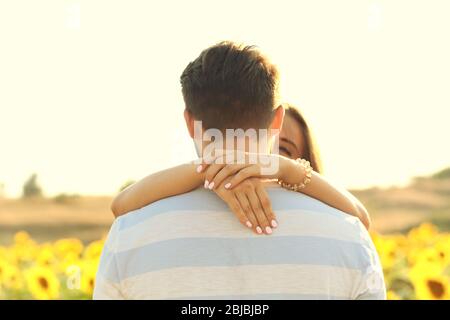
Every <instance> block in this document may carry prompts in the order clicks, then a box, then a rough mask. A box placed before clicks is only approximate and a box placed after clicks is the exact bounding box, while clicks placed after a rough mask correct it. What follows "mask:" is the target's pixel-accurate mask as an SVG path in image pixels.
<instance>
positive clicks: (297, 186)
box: [278, 158, 313, 191]
mask: <svg viewBox="0 0 450 320" xmlns="http://www.w3.org/2000/svg"><path fill="white" fill-rule="evenodd" d="M295 161H296V162H298V163H299V164H300V165H301V166H302V167H303V169H304V170H305V178H304V179H303V182H301V183H295V184H290V183H287V182H284V181H283V180H281V179H279V180H278V184H279V185H281V186H282V187H283V188H286V189H289V190H292V191H299V190H300V189H303V188H304V187H306V185H307V184H308V183H310V182H311V177H312V171H313V169H312V167H311V164H310V163H309V161H307V160H305V159H300V158H298V159H296V160H295Z"/></svg>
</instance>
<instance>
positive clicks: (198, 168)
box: [197, 165, 203, 173]
mask: <svg viewBox="0 0 450 320" xmlns="http://www.w3.org/2000/svg"><path fill="white" fill-rule="evenodd" d="M202 168H203V167H202V165H199V166H198V167H197V172H199V173H200V172H201V171H202Z"/></svg>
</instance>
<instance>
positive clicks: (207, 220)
mask: <svg viewBox="0 0 450 320" xmlns="http://www.w3.org/2000/svg"><path fill="white" fill-rule="evenodd" d="M181 84H182V90H183V97H184V100H185V105H186V109H185V119H186V124H187V127H188V131H189V133H190V135H191V137H193V138H195V139H194V141H195V143H196V147H197V150H204V149H205V147H207V146H208V142H205V141H202V139H199V137H198V135H197V134H196V132H195V130H194V128H195V123H194V122H195V121H196V120H199V121H201V123H202V126H201V128H200V130H201V131H202V132H201V136H202V134H203V133H204V132H207V131H208V129H216V130H218V131H220V132H224V131H225V129H230V128H231V129H237V128H242V129H275V130H276V129H279V128H280V127H281V125H282V122H283V116H284V111H283V108H282V107H279V104H278V99H277V92H278V70H277V68H276V67H275V66H274V65H273V64H271V63H270V61H269V60H268V59H267V58H266V57H265V56H264V55H262V54H261V53H260V52H259V51H258V50H257V49H256V48H254V47H245V46H241V45H236V44H234V43H231V42H222V43H219V44H217V45H215V46H212V47H210V48H208V49H206V50H204V51H203V52H202V53H201V54H200V56H199V57H198V58H197V59H195V60H194V61H193V62H191V63H190V64H189V65H188V66H187V67H186V69H185V70H184V72H183V74H182V76H181ZM258 138H260V137H258ZM271 138H273V137H272V136H271ZM268 150H269V145H267V146H266V150H265V152H268ZM201 155H204V154H203V153H202V152H200V156H201ZM221 187H222V186H221ZM267 190H268V192H269V196H270V199H271V201H272V206H273V210H274V212H276V214H277V218H278V221H279V226H278V228H277V229H276V232H274V233H273V234H272V235H270V236H261V235H255V234H254V233H253V234H252V233H251V232H250V231H249V230H248V229H245V227H243V226H242V225H241V224H240V223H239V221H238V220H237V219H236V218H235V217H234V216H233V215H232V213H231V212H230V211H229V210H228V209H227V207H226V205H225V204H224V203H223V202H222V201H221V200H220V199H219V198H218V197H217V196H216V195H215V194H214V193H213V192H211V191H210V190H205V189H201V190H200V189H198V190H195V191H192V192H189V193H186V194H183V195H179V196H174V197H170V198H167V199H164V200H160V201H157V202H155V203H153V204H151V205H148V206H146V207H144V208H142V209H139V210H135V211H134V212H132V213H129V214H127V215H124V216H122V217H120V218H118V219H117V220H116V221H115V222H114V224H113V226H112V228H111V231H110V233H109V236H108V240H107V241H106V244H105V248H104V251H103V254H102V258H101V262H100V267H99V271H98V274H97V280H96V287H95V291H94V298H95V299H384V298H385V289H384V280H383V275H382V270H381V267H380V263H379V260H378V257H377V254H376V251H375V248H374V246H373V244H372V242H371V240H370V237H369V235H368V233H367V231H366V229H365V228H364V226H363V225H362V224H361V223H360V222H359V220H358V219H356V218H354V217H351V216H349V215H347V214H345V213H343V212H341V211H339V210H336V209H333V208H331V207H329V206H327V205H325V204H323V203H321V202H320V201H317V200H314V199H312V198H310V197H307V196H305V195H303V194H300V193H296V192H292V191H287V190H285V189H283V188H281V187H270V188H269V187H268V188H267Z"/></svg>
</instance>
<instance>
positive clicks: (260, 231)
mask: <svg viewBox="0 0 450 320" xmlns="http://www.w3.org/2000/svg"><path fill="white" fill-rule="evenodd" d="M256 232H257V233H259V234H261V233H262V229H261V228H260V227H259V226H258V227H256Z"/></svg>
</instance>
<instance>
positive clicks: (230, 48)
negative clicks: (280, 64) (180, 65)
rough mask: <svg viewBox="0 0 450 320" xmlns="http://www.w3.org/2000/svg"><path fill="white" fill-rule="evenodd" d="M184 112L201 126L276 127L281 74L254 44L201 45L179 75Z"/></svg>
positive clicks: (280, 113) (189, 122)
mask: <svg viewBox="0 0 450 320" xmlns="http://www.w3.org/2000/svg"><path fill="white" fill-rule="evenodd" d="M180 82H181V86H182V93H183V98H184V102H185V118H186V123H187V126H188V129H189V132H190V134H191V137H193V136H194V125H193V121H194V120H198V121H202V129H204V130H206V129H211V128H214V129H219V130H221V131H224V130H225V129H238V128H241V129H244V130H246V129H249V128H253V129H269V128H271V129H279V127H281V124H282V120H283V115H284V112H283V109H282V107H279V103H278V85H279V74H278V69H277V67H276V66H275V65H274V64H272V63H271V62H270V61H269V60H268V58H267V57H266V56H264V55H263V54H262V53H261V52H260V51H259V50H258V49H257V48H255V47H254V46H244V45H239V44H235V43H233V42H228V41H227V42H221V43H219V44H216V45H214V46H212V47H209V48H207V49H205V50H203V51H202V53H201V54H200V55H199V56H198V57H197V58H196V59H195V60H194V61H192V62H191V63H189V64H188V66H187V67H186V69H185V70H184V71H183V74H182V75H181V78H180Z"/></svg>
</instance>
